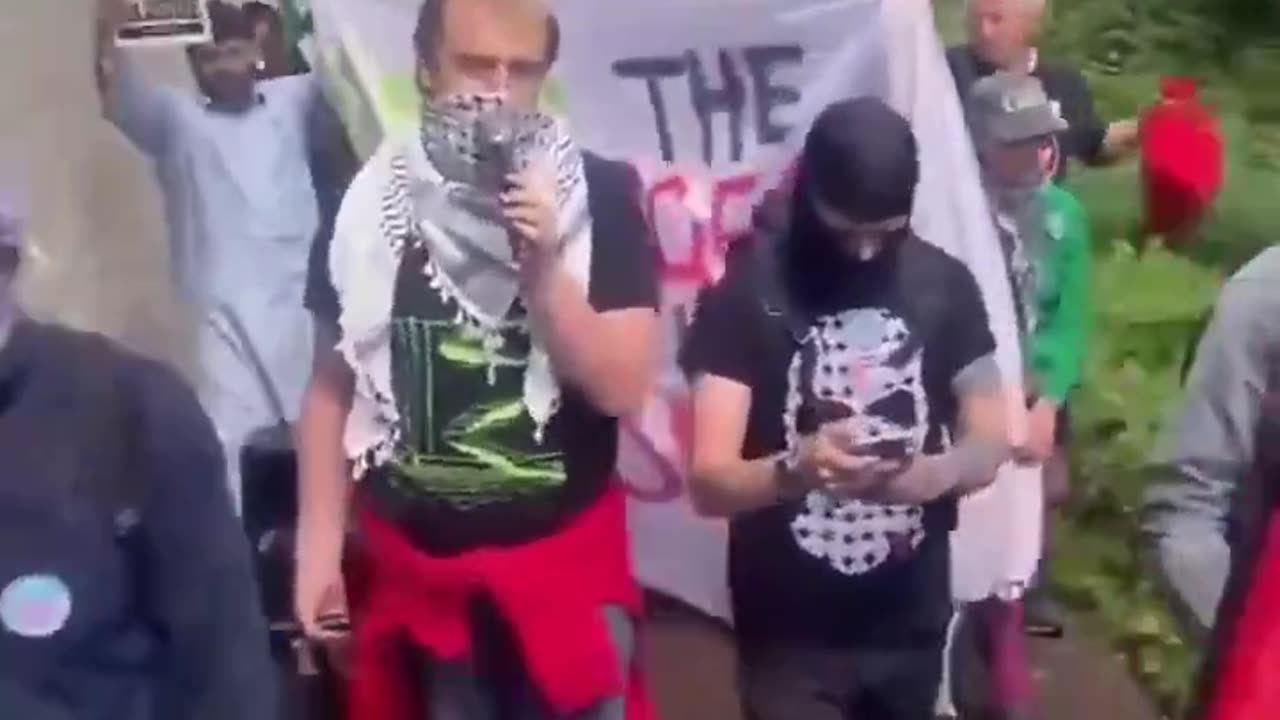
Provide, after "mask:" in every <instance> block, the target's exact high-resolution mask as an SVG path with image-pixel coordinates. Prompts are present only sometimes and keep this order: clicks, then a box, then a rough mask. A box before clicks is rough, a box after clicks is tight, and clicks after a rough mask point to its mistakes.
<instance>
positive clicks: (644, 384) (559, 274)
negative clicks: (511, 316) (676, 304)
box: [525, 264, 657, 417]
mask: <svg viewBox="0 0 1280 720" xmlns="http://www.w3.org/2000/svg"><path fill="white" fill-rule="evenodd" d="M525 297H526V302H527V303H528V305H529V311H530V313H531V314H532V316H533V322H534V325H535V326H536V327H537V328H538V329H539V330H540V331H541V333H542V340H543V342H544V343H545V345H546V350H547V353H548V354H549V355H550V356H551V364H552V366H554V367H555V369H556V372H557V374H558V375H560V376H561V377H564V378H566V379H567V380H569V381H570V382H572V383H573V384H574V385H575V386H577V387H578V388H579V389H581V390H582V391H583V392H585V393H586V395H587V397H588V398H589V399H590V400H591V401H592V403H593V404H594V405H595V406H596V407H597V409H599V410H601V411H602V412H605V413H607V414H609V415H612V416H615V417H622V416H626V415H629V414H631V413H634V412H637V411H639V410H640V408H641V406H642V405H643V403H644V400H645V397H646V396H647V395H648V392H649V388H650V383H651V382H652V379H653V375H654V372H655V370H656V366H657V353H656V347H655V345H656V334H657V315H656V313H654V312H653V311H652V310H647V309H639V308H638V309H635V310H619V311H614V312H612V313H600V312H597V311H596V310H595V308H593V307H591V303H590V302H589V301H588V299H587V295H586V292H585V291H584V289H583V288H582V287H581V286H580V285H579V284H578V283H577V281H575V280H574V279H573V278H572V277H571V276H570V275H569V274H568V272H567V271H565V269H564V268H563V267H562V266H560V265H559V264H557V265H556V266H555V267H553V268H549V269H547V270H546V271H544V272H542V273H539V274H538V277H537V278H536V279H533V280H527V281H526V283H525ZM629 313H636V314H638V315H637V316H636V317H635V318H634V319H635V320H636V321H634V322H632V321H629V320H630V319H631V318H626V317H623V315H624V314H629ZM645 315H647V316H648V317H644V316H645ZM641 318H643V319H641Z"/></svg>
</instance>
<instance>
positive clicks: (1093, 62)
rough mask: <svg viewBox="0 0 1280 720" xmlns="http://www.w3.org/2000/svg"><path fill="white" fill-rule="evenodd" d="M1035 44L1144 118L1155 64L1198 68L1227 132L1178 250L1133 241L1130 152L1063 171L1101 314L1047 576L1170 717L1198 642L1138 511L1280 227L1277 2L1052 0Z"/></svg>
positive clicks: (1173, 69)
mask: <svg viewBox="0 0 1280 720" xmlns="http://www.w3.org/2000/svg"><path fill="white" fill-rule="evenodd" d="M936 7H937V9H938V24H939V29H940V32H941V33H942V35H943V37H944V38H946V40H947V41H948V42H957V41H960V40H961V39H962V37H963V21H962V13H963V2H960V0H940V1H939V2H938V3H937V4H936ZM1041 46H1042V50H1043V52H1044V53H1045V55H1046V57H1051V58H1053V59H1054V60H1057V61H1065V62H1074V63H1076V64H1077V65H1078V66H1079V67H1081V69H1083V70H1084V72H1085V74H1086V75H1087V76H1088V78H1089V81H1090V84H1091V87H1092V89H1093V92H1094V96H1095V100H1096V103H1097V106H1098V109H1099V112H1100V114H1101V115H1102V117H1104V118H1121V117H1133V116H1136V115H1140V114H1141V113H1142V111H1143V110H1144V109H1145V108H1146V107H1148V106H1149V105H1150V104H1151V103H1152V102H1153V101H1155V100H1156V98H1157V96H1158V92H1159V81H1160V78H1161V76H1164V75H1175V74H1176V75H1189V76H1193V77H1196V78H1198V79H1199V80H1200V83H1201V87H1202V96H1203V99H1204V100H1205V101H1206V102H1207V103H1209V104H1211V105H1212V106H1214V107H1215V108H1216V109H1217V111H1218V114H1219V117H1220V118H1221V120H1222V126H1223V131H1224V134H1225V136H1226V139H1227V151H1228V152H1227V154H1228V157H1227V177H1226V186H1225V188H1224V190H1223V193H1222V195H1221V197H1220V198H1219V201H1218V203H1217V206H1216V207H1215V209H1214V212H1213V215H1212V216H1211V217H1210V218H1209V219H1208V220H1207V221H1206V223H1205V225H1204V227H1203V228H1202V232H1201V236H1200V238H1199V242H1198V243H1197V244H1196V245H1195V246H1194V247H1193V248H1191V249H1190V250H1189V251H1188V252H1187V253H1186V254H1185V256H1177V255H1174V254H1172V253H1170V252H1167V251H1165V250H1162V249H1159V248H1156V249H1153V250H1148V251H1147V252H1145V253H1142V254H1139V253H1138V252H1137V251H1135V250H1134V242H1133V241H1135V240H1136V232H1137V229H1138V227H1139V224H1140V221H1141V195H1140V185H1139V179H1138V170H1137V167H1136V163H1128V164H1124V165H1121V166H1118V167H1113V168H1107V169H1093V170H1080V171H1077V172H1074V173H1073V174H1072V177H1071V181H1070V183H1071V189H1072V191H1073V192H1074V193H1075V194H1076V195H1077V196H1078V197H1079V198H1080V200H1081V201H1082V202H1083V203H1084V205H1085V207H1086V208H1087V210H1088V212H1089V215H1090V218H1091V223H1092V226H1093V231H1094V237H1095V240H1096V255H1095V260H1094V262H1095V266H1094V275H1095V277H1094V293H1093V298H1094V303H1095V306H1096V311H1097V316H1096V324H1095V331H1094V333H1093V336H1092V346H1091V348H1090V354H1089V358H1088V365H1087V368H1086V372H1085V381H1084V384H1083V386H1082V388H1081V390H1080V391H1079V392H1078V393H1077V396H1076V397H1075V398H1074V399H1073V422H1074V423H1075V432H1076V439H1075V447H1074V449H1073V457H1072V463H1073V468H1072V470H1073V476H1074V479H1073V483H1074V490H1075V495H1074V497H1073V500H1072V503H1071V505H1070V507H1069V508H1068V511H1067V513H1065V517H1064V518H1063V519H1062V521H1061V522H1060V532H1059V535H1058V538H1057V541H1056V543H1055V553H1056V557H1055V567H1054V575H1055V577H1054V586H1055V588H1056V590H1057V591H1058V593H1059V594H1060V596H1061V598H1062V599H1063V601H1064V602H1066V603H1067V604H1068V605H1069V606H1070V607H1072V608H1073V609H1075V610H1077V611H1079V613H1080V614H1081V616H1082V617H1083V619H1084V620H1085V622H1086V624H1087V625H1089V626H1091V627H1092V628H1093V629H1094V630H1096V631H1097V632H1099V633H1100V634H1101V635H1102V636H1103V637H1105V638H1107V639H1108V640H1109V641H1110V642H1111V644H1112V645H1113V647H1115V648H1116V649H1118V650H1120V651H1121V652H1122V653H1123V654H1124V655H1125V657H1126V658H1127V659H1128V661H1129V664H1130V667H1131V668H1132V670H1133V672H1134V675H1135V676H1136V677H1137V678H1138V679H1139V680H1140V681H1142V683H1143V684H1144V685H1145V687H1146V688H1147V689H1148V690H1149V691H1150V693H1151V695H1152V696H1153V698H1154V699H1155V700H1156V701H1157V704H1158V705H1159V706H1160V708H1161V709H1162V710H1163V711H1164V712H1165V713H1166V714H1168V715H1170V716H1173V715H1176V714H1177V711H1178V710H1179V708H1181V707H1182V705H1183V703H1184V702H1185V700H1186V695H1187V693H1188V691H1189V689H1190V688H1191V686H1192V675H1193V674H1194V671H1195V667H1196V653H1195V652H1194V649H1193V648H1191V647H1189V646H1188V645H1187V644H1186V643H1185V642H1184V641H1183V639H1182V638H1181V637H1180V635H1179V633H1178V632H1177V630H1176V627H1175V625H1174V623H1173V621H1172V620H1171V618H1170V616H1169V614H1168V612H1167V604H1166V603H1165V602H1164V600H1163V599H1162V598H1161V597H1160V595H1159V594H1158V592H1157V590H1156V585H1155V582H1154V580H1153V578H1152V575H1151V574H1150V572H1149V569H1148V568H1146V567H1145V566H1144V563H1143V562H1142V561H1141V559H1140V556H1139V554H1140V547H1141V537H1140V532H1139V527H1138V512H1139V508H1140V504H1141V498H1142V493H1143V490H1144V487H1145V485H1146V478H1147V476H1148V473H1149V472H1150V468H1149V467H1148V460H1149V457H1150V455H1151V452H1152V450H1153V446H1154V445H1155V443H1156V440H1157V437H1158V434H1159V432H1160V429H1161V427H1162V425H1163V423H1164V421H1165V420H1166V419H1167V418H1168V416H1169V413H1170V412H1171V411H1174V410H1176V408H1177V406H1178V401H1179V395H1180V392H1179V387H1180V379H1181V370H1182V365H1183V361H1184V359H1185V357H1186V353H1187V351H1188V348H1189V345H1190V344H1191V343H1192V342H1193V340H1194V338H1195V336H1196V335H1197V333H1198V329H1199V323H1200V321H1201V320H1202V318H1203V317H1204V316H1205V315H1206V313H1207V312H1208V311H1209V310H1210V308H1211V306H1212V303H1213V301H1214V299H1215V298H1216V296H1217V289H1218V287H1219V284H1220V282H1221V280H1222V278H1223V277H1224V276H1225V275H1226V274H1228V273H1230V272H1231V271H1233V270H1234V269H1235V268H1237V267H1238V266H1240V265H1241V264H1243V263H1244V262H1245V261H1247V260H1248V259H1249V258H1251V257H1252V256H1254V255H1255V254H1257V252H1258V251H1260V250H1261V249H1262V248H1263V247H1265V246H1267V245H1270V244H1274V243H1275V242H1276V241H1277V239H1278V238H1280V232H1278V231H1280V222H1278V221H1277V219H1276V210H1275V199H1274V198H1275V188H1277V187H1280V93H1276V92H1275V89H1276V88H1277V87H1280V2H1277V1H1276V0H1070V1H1069V2H1068V1H1065V0H1063V1H1059V2H1052V3H1051V17H1050V18H1049V20H1048V24H1047V25H1046V34H1045V36H1044V38H1043V39H1042V43H1041Z"/></svg>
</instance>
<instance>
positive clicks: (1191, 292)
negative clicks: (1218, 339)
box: [1054, 242, 1222, 713]
mask: <svg viewBox="0 0 1280 720" xmlns="http://www.w3.org/2000/svg"><path fill="white" fill-rule="evenodd" d="M1221 279H1222V278H1221V275H1220V274H1218V273H1216V272H1214V271H1213V270H1210V269H1206V268H1205V267H1203V266H1201V265H1199V264H1197V263H1195V262H1193V261H1191V260H1188V259H1186V258H1183V257H1180V256H1178V255H1174V254H1173V253H1171V252H1168V251H1166V250H1163V249H1161V248H1158V247H1157V248H1154V249H1150V250H1147V251H1146V252H1144V253H1142V254H1139V253H1138V252H1137V251H1136V250H1135V249H1134V247H1133V246H1132V245H1131V244H1130V243H1127V242H1115V243H1112V244H1111V245H1110V246H1109V247H1107V248H1105V249H1104V250H1103V251H1102V252H1100V253H1099V254H1098V257H1097V258H1096V259H1095V269H1094V297H1095V298H1096V300H1095V303H1096V316H1095V317H1096V320H1095V322H1096V328H1095V334H1094V340H1093V342H1092V345H1091V348H1090V353H1089V357H1088V364H1087V367H1086V371H1085V381H1084V383H1083V386H1082V390H1081V391H1080V392H1079V393H1078V394H1077V396H1076V397H1075V398H1074V399H1073V404H1072V421H1073V423H1074V430H1075V438H1074V446H1073V454H1072V469H1073V474H1074V483H1075V484H1074V496H1073V499H1072V503H1071V506H1070V509H1069V512H1068V513H1067V516H1066V517H1065V518H1064V519H1063V521H1062V522H1061V523H1060V528H1059V534H1058V540H1057V543H1056V547H1057V549H1058V552H1057V557H1056V558H1055V560H1056V563H1057V564H1056V566H1055V568H1054V570H1055V578H1054V586H1055V588H1056V589H1057V591H1058V593H1059V595H1060V596H1061V598H1062V599H1063V600H1064V602H1066V603H1067V604H1068V606H1069V607H1071V608H1072V609H1074V610H1077V611H1080V612H1082V613H1084V614H1085V615H1087V616H1088V621H1089V622H1091V623H1092V624H1094V625H1095V627H1096V629H1098V630H1101V631H1102V632H1103V633H1104V634H1105V635H1106V636H1107V637H1108V638H1109V639H1110V640H1111V642H1112V644H1113V645H1115V646H1116V647H1117V648H1118V649H1120V650H1122V651H1123V652H1124V653H1125V655H1126V657H1127V658H1128V660H1129V662H1130V666H1131V668H1132V669H1133V671H1134V674H1135V675H1136V676H1137V677H1138V678H1139V679H1140V680H1142V681H1143V682H1144V684H1145V685H1146V686H1147V687H1148V688H1149V689H1150V690H1151V691H1152V693H1153V695H1154V696H1155V699H1156V700H1157V702H1158V704H1159V705H1160V706H1161V707H1162V709H1164V710H1165V711H1166V712H1170V713H1172V712H1173V711H1174V710H1175V709H1176V708H1177V707H1179V706H1180V705H1181V703H1182V702H1183V701H1184V699H1185V693H1186V691H1187V689H1188V688H1189V686H1190V685H1191V682H1190V678H1191V675H1192V673H1193V670H1194V667H1195V662H1196V658H1195V653H1194V652H1192V650H1191V649H1190V648H1188V647H1187V646H1186V645H1185V644H1184V642H1183V640H1182V638H1181V637H1180V636H1179V635H1178V633H1177V632H1176V628H1175V627H1174V625H1173V623H1172V621H1171V619H1170V618H1169V616H1168V614H1167V612H1165V604H1164V602H1163V600H1162V599H1161V598H1160V597H1159V596H1158V594H1157V593H1156V588H1155V584H1154V582H1153V580H1152V578H1151V577H1150V576H1149V573H1148V572H1147V569H1146V568H1145V567H1144V566H1143V563H1142V561H1141V557H1140V547H1141V537H1140V534H1139V530H1138V513H1139V510H1140V506H1141V501H1142V493H1143V489H1144V486H1145V484H1146V480H1145V477H1146V474H1147V473H1148V472H1149V460H1150V455H1151V451H1152V448H1153V447H1154V446H1155V444H1156V438H1157V436H1158V435H1159V433H1160V432H1161V429H1162V427H1163V425H1164V423H1165V420H1166V419H1167V418H1168V416H1169V414H1170V412H1171V411H1172V410H1174V409H1176V406H1177V402H1178V392H1177V389H1178V387H1179V386H1180V378H1181V373H1182V368H1183V365H1184V360H1185V359H1186V357H1187V353H1188V351H1189V349H1190V347H1191V345H1192V344H1193V342H1194V340H1195V338H1196V336H1197V335H1198V333H1199V328H1200V325H1201V322H1202V319H1203V318H1204V317H1205V316H1206V314H1207V313H1208V312H1209V311H1210V309H1211V307H1212V304H1213V300H1214V298H1215V296H1216V295H1217V291H1218V287H1219V286H1220V284H1221Z"/></svg>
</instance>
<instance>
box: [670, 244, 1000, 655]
mask: <svg viewBox="0 0 1280 720" xmlns="http://www.w3.org/2000/svg"><path fill="white" fill-rule="evenodd" d="M762 284H763V283H762V282H761V274H760V272H759V271H758V267H757V260H756V259H751V260H744V261H743V262H739V263H735V264H734V266H733V267H732V268H731V269H730V272H729V273H728V275H726V277H725V278H724V279H723V280H722V281H721V282H720V283H719V284H717V285H716V286H714V287H712V288H709V289H708V290H706V291H705V292H704V293H703V295H702V297H701V298H700V301H699V305H698V308H697V311H696V315H695V319H694V322H693V327H692V328H691V330H690V333H689V335H688V337H687V340H686V344H685V346H684V348H683V350H682V364H683V365H684V367H685V370H686V371H687V372H688V373H689V375H690V376H691V377H694V378H696V377H698V376H700V375H703V374H710V375H715V376H718V377H722V378H725V379H728V380H732V381H734V382H737V383H740V384H742V385H745V386H748V387H750V388H751V390H752V399H751V409H750V414H749V417H748V422H747V430H746V438H745V440H744V443H743V448H742V453H743V457H744V458H746V459H756V458H761V457H766V456H769V455H772V454H775V453H777V452H779V451H782V450H783V449H785V447H786V434H787V429H788V427H795V423H794V420H789V419H788V418H796V417H797V416H804V415H805V414H806V413H809V414H810V415H812V412H813V410H814V409H815V408H813V407H811V406H814V405H823V404H827V405H829V404H831V403H836V404H839V405H841V406H843V412H842V413H841V414H849V415H850V419H849V421H850V423H851V425H850V427H851V430H852V431H853V432H854V434H855V436H856V437H857V440H858V442H859V444H867V445H877V444H879V445H881V446H884V445H893V444H898V445H901V444H902V443H905V444H906V445H907V446H908V448H909V449H910V451H911V452H915V453H924V454H929V453H935V452H938V451H940V450H941V449H943V448H944V447H945V446H946V444H947V443H948V442H949V440H950V437H951V433H952V432H953V429H954V426H955V423H956V420H957V415H958V411H959V402H958V398H957V397H956V394H955V392H954V391H953V389H952V383H953V380H954V379H955V378H956V377H957V375H959V374H960V373H961V372H962V371H963V370H964V369H965V368H967V367H969V366H970V365H971V364H972V363H974V362H976V361H979V360H981V359H982V358H984V357H986V356H989V355H991V354H992V353H993V351H994V349H995V341H994V339H993V337H992V334H991V331H990V329H989V327H988V322H987V313H986V309H985V306H984V305H983V301H982V297H981V295H980V293H979V290H978V286H977V283H976V282H975V280H974V279H973V276H972V274H970V272H969V271H968V269H967V268H966V267H965V266H964V265H963V264H961V263H960V262H959V261H957V260H955V259H954V258H952V257H950V256H948V255H947V254H946V253H944V252H943V251H942V250H939V249H937V248H935V247H933V246H931V245H929V244H928V243H926V242H924V241H922V240H919V239H917V238H914V237H908V238H906V239H904V240H902V241H901V243H900V244H899V245H897V246H896V248H895V249H894V250H893V251H892V252H891V253H890V254H889V255H888V256H886V257H883V258H881V259H880V260H877V261H876V262H873V263H871V264H868V265H866V266H865V267H860V268H858V267H856V268H854V269H851V271H850V275H849V281H848V284H847V285H846V286H845V289H844V291H843V293H842V294H843V295H844V297H842V298H840V302H839V305H838V306H839V307H840V309H839V310H837V311H834V312H831V313H829V314H826V315H821V316H818V317H816V318H814V323H813V325H812V330H813V334H812V336H811V337H812V340H811V343H810V344H809V345H808V346H807V347H808V349H807V350H804V351H803V352H799V351H798V350H799V347H800V346H799V345H798V344H797V343H796V341H795V339H794V338H795V333H794V331H793V329H792V328H791V327H790V326H789V325H788V324H787V322H786V321H785V320H784V319H783V318H782V317H780V316H779V315H778V313H776V312H772V311H771V310H770V308H769V307H767V305H768V302H767V301H766V300H764V299H763V298H764V297H766V296H767V295H768V292H767V290H765V289H764V288H762V287H761V285H762ZM819 409H821V408H819ZM828 410H829V408H828ZM801 424H802V426H803V424H804V423H803V421H802V422H801ZM955 512H956V501H955V499H954V498H953V497H950V496H948V497H944V498H943V499H940V500H937V501H935V502H933V503H931V504H929V505H927V506H924V507H911V506H881V505H874V504H866V503H861V502H843V503H842V502H837V501H835V500H833V499H832V498H831V497H829V496H827V495H825V494H821V493H810V494H809V495H808V496H807V497H806V498H804V499H803V500H799V501H793V502H786V503H781V504H778V505H775V506H773V507H769V508H766V509H763V510H759V511H756V512H753V513H750V514H747V515H743V516H740V517H738V518H735V519H734V520H733V521H732V524H731V541H730V582H731V585H732V589H733V603H734V610H735V619H736V627H737V630H738V633H739V635H740V638H741V639H742V641H743V642H744V643H746V644H747V645H748V646H750V645H753V644H764V645H773V644H779V643H781V644H786V645H789V646H794V645H801V646H818V647H824V646H832V645H837V646H842V645H851V644H859V645H871V646H895V647H897V646H902V645H904V644H905V645H910V644H916V643H919V644H936V643H937V642H938V640H939V638H940V636H941V633H943V632H944V631H945V627H946V623H947V621H948V618H949V617H950V611H951V610H950V609H951V594H950V583H949V579H950V568H949V553H948V542H949V540H948V535H949V532H950V531H951V530H952V529H953V528H954V525H955Z"/></svg>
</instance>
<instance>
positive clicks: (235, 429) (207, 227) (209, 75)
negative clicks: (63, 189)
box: [99, 0, 332, 507]
mask: <svg viewBox="0 0 1280 720" xmlns="http://www.w3.org/2000/svg"><path fill="white" fill-rule="evenodd" d="M101 2H103V3H106V5H104V6H103V7H104V9H105V10H106V11H107V12H105V13H104V14H103V22H102V23H101V24H100V31H101V33H100V37H101V39H102V43H101V45H100V52H99V63H100V67H99V81H100V88H101V91H102V96H103V102H104V111H105V114H106V116H107V118H108V119H109V120H110V121H111V122H112V123H113V124H115V125H116V126H117V127H118V128H119V129H120V130H121V131H122V132H123V133H124V134H125V135H126V136H127V137H128V138H129V140H130V141H132V142H133V144H134V145H136V146H137V147H138V148H139V149H140V150H142V151H143V152H145V153H146V154H147V155H148V156H149V157H150V158H151V159H152V160H153V162H154V164H155V169H156V173H157V176H158V180H159V182H160V188H161V191H162V192H163V194H164V204H165V215H166V219H167V221H168V225H169V232H170V253H171V257H172V272H173V277H174V281H175V284H176V289H177V291H178V294H179V295H180V297H181V298H182V299H183V300H184V301H185V302H186V303H188V304H189V305H190V307H191V309H192V310H194V312H195V314H196V316H197V318H198V329H197V332H196V340H195V342H196V348H195V350H196V376H195V378H194V379H195V383H196V386H197V388H198V390H199V393H200V399H201V402H202V403H203V405H204V407H205V410H206V412H207V413H208V414H209V415H210V417H211V418H212V419H213V422H214V425H215V426H216V428H217V431H218V435H219V439H220V441H221V443H222V445H223V448H224V451H225V453H226V455H227V461H228V462H227V465H228V468H229V470H230V472H229V473H228V476H229V483H230V486H231V488H230V489H231V492H232V495H233V497H234V499H235V501H236V506H237V507H239V505H240V498H241V482H240V471H239V457H240V453H241V448H242V447H243V446H244V444H245V443H246V440H247V439H248V438H249V436H250V435H251V434H253V433H254V432H255V431H258V430H260V429H262V428H264V427H268V426H271V425H274V424H278V423H279V422H280V421H281V420H286V421H289V422H292V421H293V420H294V419H295V418H296V414H297V412H298V408H299V405H300V403H301V396H302V390H303V386H304V384H305V382H306V379H307V374H308V370H309V367H310V361H311V350H312V327H311V320H310V316H309V314H308V313H307V311H306V310H305V309H304V308H303V304H302V300H303V298H302V296H303V288H304V279H305V275H306V269H307V255H308V250H309V248H310V245H311V243H312V240H313V238H314V235H315V233H316V230H317V227H318V224H319V218H318V209H317V202H316V192H315V188H314V187H313V184H312V175H311V172H310V168H309V164H308V157H309V155H310V152H309V150H310V145H309V141H310V140H311V139H313V138H316V137H318V135H317V133H318V132H320V130H321V129H322V128H324V129H331V128H332V126H331V125H329V126H326V124H325V123H326V122H327V121H329V119H330V118H331V117H332V116H331V114H327V113H326V109H327V108H326V106H325V105H324V102H323V100H322V96H321V92H320V90H319V84H318V83H317V82H316V81H315V79H314V78H313V77H311V76H294V77H285V78H279V79H274V80H267V81H255V79H254V70H255V66H256V64H257V62H258V51H257V49H256V46H255V45H254V38H253V29H252V25H251V24H250V23H249V22H248V20H247V18H245V17H244V15H243V14H242V13H241V12H240V10H239V9H238V8H235V7H232V6H229V5H226V4H223V3H216V2H215V3H212V4H211V8H210V12H211V17H212V25H213V31H214V37H213V42H210V43H206V44H204V45H199V46H194V47H192V48H191V49H190V51H189V54H190V58H191V65H192V70H193V72H194V74H195V77H196V80H197V83H198V85H199V86H200V89H201V91H202V93H203V97H195V96H188V95H186V94H184V93H182V92H180V91H178V90H176V89H171V88H166V87H161V86H157V85H154V84H151V83H149V82H148V81H147V79H146V78H145V77H144V76H143V73H142V71H141V68H139V67H138V66H137V64H136V61H135V59H134V58H131V57H129V55H128V54H127V53H126V52H124V51H121V50H118V49H116V48H115V47H114V43H113V42H112V40H111V39H112V38H113V37H114V30H115V27H117V26H118V25H117V24H116V23H115V21H114V20H113V18H112V13H114V12H115V11H116V6H117V5H120V6H122V5H123V4H124V3H123V2H122V1H121V0H101ZM115 17H118V15H116V16H115ZM282 415H283V417H282Z"/></svg>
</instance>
